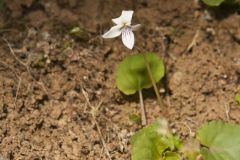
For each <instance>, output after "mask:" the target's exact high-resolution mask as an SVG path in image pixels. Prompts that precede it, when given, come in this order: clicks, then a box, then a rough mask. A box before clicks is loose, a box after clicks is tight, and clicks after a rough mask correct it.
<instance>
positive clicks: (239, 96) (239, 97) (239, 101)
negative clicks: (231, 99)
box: [235, 94, 240, 104]
mask: <svg viewBox="0 0 240 160" xmlns="http://www.w3.org/2000/svg"><path fill="white" fill-rule="evenodd" d="M235 100H236V102H237V103H238V104H240V94H237V95H236V97H235Z"/></svg>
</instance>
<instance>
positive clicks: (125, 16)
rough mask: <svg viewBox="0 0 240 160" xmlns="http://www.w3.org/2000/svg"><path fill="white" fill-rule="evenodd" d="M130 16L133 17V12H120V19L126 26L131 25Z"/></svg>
mask: <svg viewBox="0 0 240 160" xmlns="http://www.w3.org/2000/svg"><path fill="white" fill-rule="evenodd" d="M132 16H133V11H122V15H121V17H122V21H123V23H126V24H127V25H131V21H132Z"/></svg>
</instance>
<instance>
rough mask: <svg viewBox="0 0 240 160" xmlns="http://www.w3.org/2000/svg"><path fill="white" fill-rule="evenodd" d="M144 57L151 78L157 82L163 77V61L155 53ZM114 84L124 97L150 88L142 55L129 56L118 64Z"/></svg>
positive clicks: (150, 84)
mask: <svg viewBox="0 0 240 160" xmlns="http://www.w3.org/2000/svg"><path fill="white" fill-rule="evenodd" d="M146 55H147V60H148V62H149V65H150V69H151V72H152V75H153V78H154V80H155V82H158V81H160V80H161V79H162V78H163V76H164V64H163V61H162V60H161V59H160V58H159V57H158V56H157V55H156V54H155V53H148V54H146ZM116 83H117V87H118V88H119V90H120V91H122V92H123V93H124V94H126V95H130V94H134V93H136V92H137V91H139V90H142V89H144V88H150V87H152V83H151V80H150V78H149V75H148V71H147V68H146V66H145V62H144V57H143V54H134V55H130V56H128V57H126V58H125V59H124V60H123V61H122V62H121V63H120V65H119V66H118V69H117V78H116Z"/></svg>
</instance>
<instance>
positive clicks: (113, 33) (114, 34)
mask: <svg viewBox="0 0 240 160" xmlns="http://www.w3.org/2000/svg"><path fill="white" fill-rule="evenodd" d="M121 33H122V32H121V26H119V25H117V26H113V27H112V28H111V29H110V30H109V31H108V32H106V33H104V35H103V36H102V37H103V38H114V37H117V36H119V35H120V34H121Z"/></svg>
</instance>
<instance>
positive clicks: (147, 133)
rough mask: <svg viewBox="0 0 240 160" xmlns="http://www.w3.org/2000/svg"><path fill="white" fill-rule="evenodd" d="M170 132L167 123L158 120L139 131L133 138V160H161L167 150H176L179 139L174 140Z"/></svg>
mask: <svg viewBox="0 0 240 160" xmlns="http://www.w3.org/2000/svg"><path fill="white" fill-rule="evenodd" d="M173 137H174V136H172V135H171V134H170V132H169V130H168V127H167V122H166V121H165V120H163V119H162V120H161V119H158V120H156V121H155V122H154V123H152V124H150V125H149V126H148V127H145V128H143V129H141V130H140V131H138V132H137V133H136V134H135V135H134V136H133V137H132V138H131V145H132V160H159V159H160V158H162V157H163V156H164V152H165V151H166V150H171V151H173V150H175V149H176V148H175V147H174V144H180V142H176V141H177V138H175V137H174V138H173Z"/></svg>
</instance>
